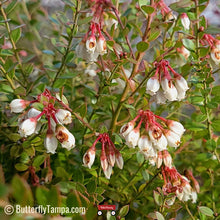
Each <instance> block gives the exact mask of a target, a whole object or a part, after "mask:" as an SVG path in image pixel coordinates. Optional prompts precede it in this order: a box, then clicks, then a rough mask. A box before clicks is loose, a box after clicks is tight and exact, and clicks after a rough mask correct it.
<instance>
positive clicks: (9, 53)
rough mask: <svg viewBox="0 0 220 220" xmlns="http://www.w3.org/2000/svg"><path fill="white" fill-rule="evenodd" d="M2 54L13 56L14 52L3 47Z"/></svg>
mask: <svg viewBox="0 0 220 220" xmlns="http://www.w3.org/2000/svg"><path fill="white" fill-rule="evenodd" d="M1 55H2V56H13V55H14V53H13V51H12V50H8V49H2V50H1Z"/></svg>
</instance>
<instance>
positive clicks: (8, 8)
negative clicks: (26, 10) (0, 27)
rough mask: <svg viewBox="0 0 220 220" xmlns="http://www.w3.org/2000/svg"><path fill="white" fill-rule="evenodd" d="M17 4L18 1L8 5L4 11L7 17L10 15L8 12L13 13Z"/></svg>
mask: <svg viewBox="0 0 220 220" xmlns="http://www.w3.org/2000/svg"><path fill="white" fill-rule="evenodd" d="M17 3H18V1H12V2H11V3H10V4H9V5H8V7H7V8H6V9H5V12H6V14H7V15H8V14H10V12H12V11H13V9H14V8H15V7H16V5H17Z"/></svg>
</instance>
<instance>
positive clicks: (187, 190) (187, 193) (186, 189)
mask: <svg viewBox="0 0 220 220" xmlns="http://www.w3.org/2000/svg"><path fill="white" fill-rule="evenodd" d="M183 178H184V179H185V181H183V183H182V184H181V186H182V191H178V190H177V192H176V194H177V198H178V199H179V200H181V201H183V202H186V201H188V200H190V199H191V196H192V187H191V186H190V184H189V182H188V180H187V178H186V177H184V176H183Z"/></svg>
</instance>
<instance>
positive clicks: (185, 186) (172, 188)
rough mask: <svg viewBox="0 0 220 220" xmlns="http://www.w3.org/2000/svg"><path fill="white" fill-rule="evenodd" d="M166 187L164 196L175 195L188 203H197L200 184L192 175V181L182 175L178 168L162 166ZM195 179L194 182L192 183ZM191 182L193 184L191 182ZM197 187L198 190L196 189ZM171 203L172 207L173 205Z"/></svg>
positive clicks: (164, 187)
mask: <svg viewBox="0 0 220 220" xmlns="http://www.w3.org/2000/svg"><path fill="white" fill-rule="evenodd" d="M161 171H162V175H163V180H164V185H163V193H164V195H169V194H171V193H172V194H175V196H176V197H177V198H178V199H179V200H181V201H183V202H186V201H188V200H192V202H193V203H195V202H196V199H197V193H198V192H199V190H198V189H199V184H198V182H197V181H196V179H195V178H194V177H193V176H192V173H191V174H190V177H191V179H189V178H187V177H188V176H189V175H188V176H187V177H186V176H183V175H181V174H180V173H179V172H178V171H177V170H176V168H174V167H167V166H162V168H161ZM192 179H193V181H194V182H193V181H192ZM190 180H191V182H190ZM195 184H196V186H197V189H196V187H195ZM172 204H173V203H171V204H170V205H172Z"/></svg>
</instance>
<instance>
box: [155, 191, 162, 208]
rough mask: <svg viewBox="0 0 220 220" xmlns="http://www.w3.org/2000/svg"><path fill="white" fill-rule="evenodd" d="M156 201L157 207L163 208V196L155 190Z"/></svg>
mask: <svg viewBox="0 0 220 220" xmlns="http://www.w3.org/2000/svg"><path fill="white" fill-rule="evenodd" d="M154 201H155V203H156V204H157V205H159V206H161V205H162V204H163V199H162V196H161V195H160V193H159V192H157V191H155V190H154Z"/></svg>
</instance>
